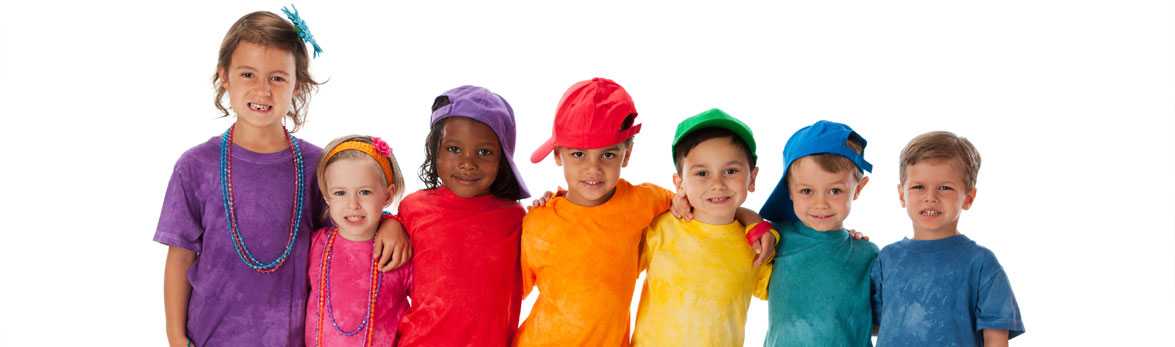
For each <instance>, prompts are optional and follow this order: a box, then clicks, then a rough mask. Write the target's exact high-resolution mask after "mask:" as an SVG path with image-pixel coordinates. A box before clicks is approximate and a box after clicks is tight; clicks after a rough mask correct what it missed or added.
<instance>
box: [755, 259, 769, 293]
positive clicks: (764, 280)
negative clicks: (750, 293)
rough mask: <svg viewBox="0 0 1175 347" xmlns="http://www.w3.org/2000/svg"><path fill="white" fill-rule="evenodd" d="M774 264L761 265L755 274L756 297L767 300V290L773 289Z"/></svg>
mask: <svg viewBox="0 0 1175 347" xmlns="http://www.w3.org/2000/svg"><path fill="white" fill-rule="evenodd" d="M773 267H774V266H772V264H763V265H759V269H757V270H756V273H755V293H754V295H755V297H756V298H759V299H763V300H767V294H768V293H767V288H769V287H771V272H772V271H773V269H772V268H773Z"/></svg>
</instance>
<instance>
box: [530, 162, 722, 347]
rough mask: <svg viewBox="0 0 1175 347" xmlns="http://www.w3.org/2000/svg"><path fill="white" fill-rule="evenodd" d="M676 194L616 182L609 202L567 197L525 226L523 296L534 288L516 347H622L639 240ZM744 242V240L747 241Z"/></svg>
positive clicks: (533, 212)
mask: <svg viewBox="0 0 1175 347" xmlns="http://www.w3.org/2000/svg"><path fill="white" fill-rule="evenodd" d="M672 199H673V193H671V192H670V191H668V190H665V189H663V188H660V187H657V186H655V185H652V184H641V185H637V186H633V185H631V184H629V183H628V182H627V181H625V180H623V179H621V180H620V181H619V182H618V183H617V184H616V192H615V193H614V194H613V195H612V198H611V199H609V200H608V201H607V202H605V203H603V204H601V205H599V206H594V207H585V206H579V205H575V204H573V203H571V202H570V201H568V200H567V199H566V198H564V197H557V198H554V199H552V200H551V201H550V202H549V203H548V204H547V206H544V207H539V208H535V209H533V210H531V211H530V212H529V213H527V215H526V218H525V219H523V221H522V295H523V297H526V295H527V294H529V293H530V291H531V289H533V288H534V287H535V286H538V289H539V296H538V299H536V300H535V303H534V307H533V308H532V309H531V311H530V316H529V317H527V318H526V321H525V322H523V323H522V326H521V327H520V328H518V335H517V336H516V337H515V339H514V345H515V346H561V347H562V346H627V345H628V325H629V324H628V322H629V309H628V308H629V304H630V303H631V302H632V292H633V287H634V286H635V285H636V279H637V275H638V274H639V273H640V271H639V269H638V261H639V254H638V252H639V251H640V244H641V237H642V235H643V234H644V231H645V229H646V228H648V226H649V225H650V224H652V221H653V219H654V218H656V217H657V216H658V215H660V214H661V213H664V212H665V211H667V210H668V209H669V204H670V202H671V201H672ZM744 243H745V241H744Z"/></svg>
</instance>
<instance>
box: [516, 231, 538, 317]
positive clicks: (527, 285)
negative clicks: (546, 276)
mask: <svg viewBox="0 0 1175 347" xmlns="http://www.w3.org/2000/svg"><path fill="white" fill-rule="evenodd" d="M530 218H531V217H530V215H527V217H524V218H523V220H522V241H521V242H522V247H520V250H521V251H520V252H519V253H522V254H521V255H520V256H519V260H518V263H519V265H521V267H522V297H521V299H523V300H525V299H526V296H527V295H530V291H531V290H532V289H534V286H535V282H536V281H537V280H538V275H537V274H536V273H535V271H534V267H533V266H531V264H530V258H531V257H533V256H534V255H533V254H530V253H531V252H532V251H531V247H530V246H531V243H532V241H530V237H529V234H528V233H527V231H528V229H529V228H528V227H527V224H528V223H527V220H528V219H530ZM534 218H537V217H534ZM530 231H531V232H533V230H530Z"/></svg>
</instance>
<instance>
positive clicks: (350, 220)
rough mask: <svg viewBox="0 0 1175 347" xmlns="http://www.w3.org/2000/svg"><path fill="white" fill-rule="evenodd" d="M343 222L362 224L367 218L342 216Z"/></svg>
mask: <svg viewBox="0 0 1175 347" xmlns="http://www.w3.org/2000/svg"><path fill="white" fill-rule="evenodd" d="M343 220H345V221H347V223H354V224H363V222H364V221H366V220H367V216H363V215H350V216H344V217H343Z"/></svg>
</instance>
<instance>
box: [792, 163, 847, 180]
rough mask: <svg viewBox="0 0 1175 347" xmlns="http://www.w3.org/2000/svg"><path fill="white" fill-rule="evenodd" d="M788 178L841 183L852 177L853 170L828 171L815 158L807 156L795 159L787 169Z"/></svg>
mask: <svg viewBox="0 0 1175 347" xmlns="http://www.w3.org/2000/svg"><path fill="white" fill-rule="evenodd" d="M787 175H788V180H789V181H790V182H793V183H805V184H816V183H841V182H844V181H847V180H851V179H853V170H840V172H828V170H824V168H822V167H820V164H819V163H817V162H816V158H814V157H811V156H807V157H803V158H800V159H796V161H795V162H794V163H793V164H792V167H791V168H790V169H788V170H787Z"/></svg>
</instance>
